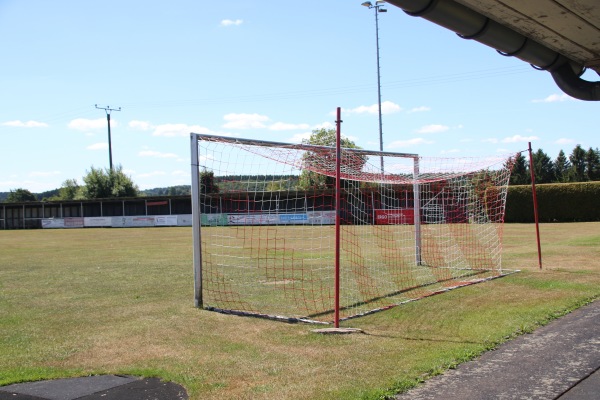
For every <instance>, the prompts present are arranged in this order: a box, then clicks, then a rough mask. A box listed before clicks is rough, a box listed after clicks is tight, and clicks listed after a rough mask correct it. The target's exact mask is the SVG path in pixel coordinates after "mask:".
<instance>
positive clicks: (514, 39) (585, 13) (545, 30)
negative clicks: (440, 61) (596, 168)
mask: <svg viewBox="0 0 600 400" xmlns="http://www.w3.org/2000/svg"><path fill="white" fill-rule="evenodd" d="M387 2H388V3H390V4H393V5H395V6H397V7H400V8H401V9H402V10H404V12H406V13H407V14H408V15H411V16H417V17H422V18H424V19H426V20H428V21H431V22H434V23H436V24H438V25H441V26H443V27H445V28H447V29H450V30H452V31H454V32H456V33H457V34H458V35H459V36H460V37H462V38H464V39H472V40H475V41H478V42H480V43H483V44H485V45H487V46H490V47H492V48H494V49H496V50H497V51H498V52H499V53H500V54H502V55H504V56H512V57H517V58H519V59H521V60H523V61H525V62H527V63H529V64H531V65H532V66H533V67H534V68H537V69H541V70H545V71H548V72H550V73H551V74H552V77H553V78H554V81H555V82H556V84H557V85H558V86H559V87H560V89H561V90H563V91H564V92H565V93H567V94H568V95H570V96H572V97H574V98H576V99H580V100H592V101H598V100H600V82H598V81H594V82H592V81H588V80H585V79H582V78H581V75H582V74H583V73H584V72H585V70H586V69H590V70H593V71H596V73H598V74H600V2H598V0H529V1H523V0H388V1H387Z"/></svg>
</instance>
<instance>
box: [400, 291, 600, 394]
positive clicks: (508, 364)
mask: <svg viewBox="0 0 600 400" xmlns="http://www.w3.org/2000/svg"><path fill="white" fill-rule="evenodd" d="M395 399H396V400H409V399H410V400H426V399H427V400H437V399H440V400H441V399H443V400H476V399H477V400H478V399H481V400H483V399H540V400H549V399H560V400H600V300H599V301H595V302H594V303H592V304H589V305H587V306H585V307H582V308H580V309H578V310H575V311H573V312H572V313H570V314H568V315H565V316H564V317H562V318H560V319H557V320H556V321H553V322H551V323H550V324H548V325H546V326H544V327H542V328H539V329H537V330H536V331H534V332H533V333H531V334H527V335H523V336H520V337H518V338H516V339H515V340H512V341H510V342H507V343H505V344H503V345H501V346H499V347H498V348H497V349H496V350H494V351H490V352H487V353H484V354H483V355H482V356H481V357H480V358H479V359H477V360H474V361H471V362H468V363H464V364H461V365H459V366H458V367H457V368H456V369H454V370H450V371H448V372H446V373H445V374H443V375H439V376H436V377H434V378H432V379H430V380H428V381H427V382H425V383H424V384H423V385H421V386H419V387H417V388H415V389H413V390H411V391H409V392H407V393H404V394H401V395H397V396H396V397H395Z"/></svg>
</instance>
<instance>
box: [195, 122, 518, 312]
mask: <svg viewBox="0 0 600 400" xmlns="http://www.w3.org/2000/svg"><path fill="white" fill-rule="evenodd" d="M338 132H339V129H338ZM190 140H191V147H190V149H191V172H192V207H193V250H194V252H193V263H194V297H195V305H196V306H197V307H202V308H204V309H209V310H215V311H221V312H227V313H232V314H243V315H257V316H266V317H270V318H276V319H284V320H287V321H311V322H321V323H332V322H333V323H337V322H338V321H339V320H340V319H341V320H345V319H348V318H353V317H356V316H360V315H365V314H368V313H371V312H374V311H378V310H382V309H386V308H389V307H393V306H395V305H398V304H402V303H404V302H407V301H412V300H415V299H418V298H422V297H425V296H430V295H432V294H436V293H441V292H444V291H447V290H449V289H452V288H456V287H461V286H465V285H469V284H473V283H477V282H481V281H484V280H489V279H493V278H496V277H499V276H503V275H505V274H507V273H510V272H512V271H508V270H506V269H502V266H501V247H502V246H501V243H502V242H501V239H502V225H503V221H504V209H505V203H506V189H507V185H508V178H509V176H510V169H511V162H510V159H509V158H506V157H493V158H469V159H465V158H463V159H449V158H424V157H419V156H418V155H416V154H407V153H393V152H378V151H367V150H358V149H342V148H340V149H339V150H338V149H336V148H335V147H328V146H315V145H309V144H292V143H278V142H267V141H259V140H249V139H239V138H231V137H219V136H212V135H200V134H195V133H192V134H191V135H190ZM383 161H385V162H383ZM382 165H385V171H382V170H381V166H382ZM336 189H337V190H336ZM336 249H337V251H336Z"/></svg>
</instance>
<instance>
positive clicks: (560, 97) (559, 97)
mask: <svg viewBox="0 0 600 400" xmlns="http://www.w3.org/2000/svg"><path fill="white" fill-rule="evenodd" d="M568 100H575V99H573V98H572V97H571V96H569V95H568V94H565V93H561V94H551V95H550V96H548V97H546V98H544V99H536V100H533V101H532V102H533V103H556V102H559V101H568Z"/></svg>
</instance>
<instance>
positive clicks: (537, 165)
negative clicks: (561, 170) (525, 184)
mask: <svg viewBox="0 0 600 400" xmlns="http://www.w3.org/2000/svg"><path fill="white" fill-rule="evenodd" d="M532 158H533V172H534V174H535V181H536V183H551V182H552V181H553V180H554V176H555V173H554V164H553V163H552V160H551V159H550V157H548V155H547V154H546V153H544V151H543V150H542V149H538V151H536V152H535V153H533V154H532Z"/></svg>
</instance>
